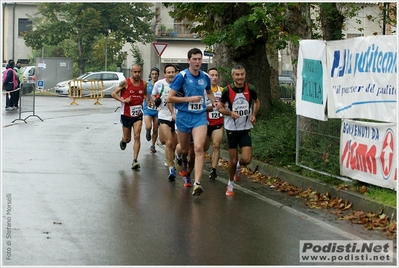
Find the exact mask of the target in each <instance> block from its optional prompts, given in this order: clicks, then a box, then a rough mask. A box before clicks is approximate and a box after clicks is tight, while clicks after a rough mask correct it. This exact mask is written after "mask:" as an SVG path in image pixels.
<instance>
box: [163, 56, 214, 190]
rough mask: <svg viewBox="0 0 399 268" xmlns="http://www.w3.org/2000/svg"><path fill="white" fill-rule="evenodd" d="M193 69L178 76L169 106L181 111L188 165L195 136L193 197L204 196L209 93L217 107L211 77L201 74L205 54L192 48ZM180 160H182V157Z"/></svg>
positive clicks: (181, 136)
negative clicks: (188, 156)
mask: <svg viewBox="0 0 399 268" xmlns="http://www.w3.org/2000/svg"><path fill="white" fill-rule="evenodd" d="M187 61H188V64H189V67H188V68H187V69H185V70H183V71H181V72H180V73H179V74H177V75H176V77H175V79H174V80H173V82H172V84H171V85H170V88H171V89H172V90H171V91H170V93H169V96H168V99H167V101H168V103H174V104H175V108H176V109H177V114H176V125H177V128H178V134H177V135H178V140H179V143H180V147H181V152H182V156H181V158H182V160H183V161H185V162H187V155H188V151H189V148H190V138H191V135H192V137H193V140H194V153H195V166H194V169H195V182H194V185H193V193H192V194H193V195H200V194H201V193H202V192H203V189H202V187H201V177H202V173H203V169H204V163H205V162H204V161H205V159H204V144H205V138H206V130H207V125H208V120H207V119H206V105H205V93H204V90H206V93H207V96H208V98H209V99H210V101H211V102H212V105H214V102H215V98H214V96H213V93H212V91H211V83H210V79H209V76H208V74H206V73H204V72H203V71H201V70H200V68H201V65H202V51H201V50H200V49H198V48H192V49H190V50H189V51H188V53H187ZM179 157H180V156H179Z"/></svg>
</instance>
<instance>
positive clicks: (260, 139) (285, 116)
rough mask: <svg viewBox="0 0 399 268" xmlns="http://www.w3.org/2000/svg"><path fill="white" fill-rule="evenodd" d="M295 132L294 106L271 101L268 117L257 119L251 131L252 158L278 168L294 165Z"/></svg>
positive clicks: (277, 100) (279, 101)
mask: <svg viewBox="0 0 399 268" xmlns="http://www.w3.org/2000/svg"><path fill="white" fill-rule="evenodd" d="M295 131H296V113H295V106H293V105H292V104H287V103H284V102H282V101H281V100H279V99H276V100H274V101H272V103H271V109H270V110H269V116H268V117H267V118H262V117H259V118H258V120H257V123H256V124H255V127H254V128H253V130H252V131H251V136H252V143H253V145H255V146H253V157H254V158H256V159H258V160H260V161H264V162H267V163H270V164H275V165H278V166H286V165H292V164H295V141H296V132H295Z"/></svg>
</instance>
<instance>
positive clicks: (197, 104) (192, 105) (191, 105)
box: [188, 99, 204, 111]
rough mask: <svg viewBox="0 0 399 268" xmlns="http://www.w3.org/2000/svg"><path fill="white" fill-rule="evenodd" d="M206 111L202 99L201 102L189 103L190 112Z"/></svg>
mask: <svg viewBox="0 0 399 268" xmlns="http://www.w3.org/2000/svg"><path fill="white" fill-rule="evenodd" d="M203 109H204V103H203V101H202V99H201V101H199V102H189V103H188V110H189V111H200V110H203Z"/></svg>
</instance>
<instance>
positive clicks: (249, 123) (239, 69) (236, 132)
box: [218, 65, 260, 196]
mask: <svg viewBox="0 0 399 268" xmlns="http://www.w3.org/2000/svg"><path fill="white" fill-rule="evenodd" d="M231 75H232V77H233V81H234V82H233V83H232V84H229V85H227V87H225V88H224V90H223V93H222V97H221V100H220V103H219V106H218V109H219V111H220V112H221V113H222V114H223V115H224V127H225V129H226V134H227V142H228V148H229V157H230V160H229V166H228V173H229V181H228V184H227V190H226V195H228V196H233V195H234V182H238V181H239V180H240V179H241V166H243V165H248V164H249V163H251V161H252V140H251V134H250V131H251V129H252V128H253V124H255V123H256V115H257V113H258V111H259V108H260V101H259V99H258V96H257V93H256V90H255V87H254V86H253V85H251V84H248V83H247V82H246V81H245V77H246V73H245V69H244V67H243V66H241V65H236V66H234V67H233V69H232V70H231ZM226 105H227V107H226ZM238 146H240V148H241V159H240V160H238V150H237V147H238Z"/></svg>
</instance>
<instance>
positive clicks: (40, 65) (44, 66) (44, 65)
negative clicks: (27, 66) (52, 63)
mask: <svg viewBox="0 0 399 268" xmlns="http://www.w3.org/2000/svg"><path fill="white" fill-rule="evenodd" d="M37 67H39V68H42V69H46V64H45V63H39V64H37Z"/></svg>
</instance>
